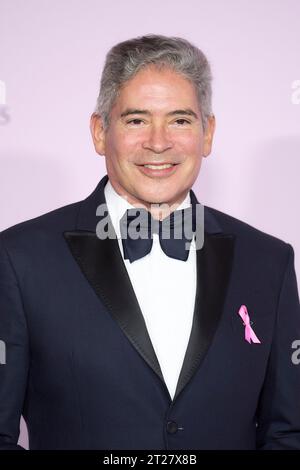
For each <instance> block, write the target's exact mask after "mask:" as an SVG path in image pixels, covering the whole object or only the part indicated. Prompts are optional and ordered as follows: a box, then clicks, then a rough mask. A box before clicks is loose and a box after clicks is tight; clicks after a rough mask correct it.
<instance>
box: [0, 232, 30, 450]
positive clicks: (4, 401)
mask: <svg viewBox="0 0 300 470" xmlns="http://www.w3.org/2000/svg"><path fill="white" fill-rule="evenodd" d="M0 341H1V343H0V345H1V347H0V351H1V356H0V450H4V449H7V450H21V449H22V447H21V446H19V445H18V438H19V433H20V418H21V414H22V408H23V402H24V396H25V392H26V383H27V373H28V363H29V361H28V356H29V354H28V335H27V325H26V320H25V315H24V309H23V305H22V298H21V293H20V289H19V285H18V282H17V278H16V274H15V271H14V268H13V266H12V263H11V261H10V259H9V256H8V253H7V251H6V250H5V248H4V245H3V237H2V234H1V233H0Z"/></svg>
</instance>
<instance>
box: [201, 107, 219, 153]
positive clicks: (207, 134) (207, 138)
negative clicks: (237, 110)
mask: <svg viewBox="0 0 300 470" xmlns="http://www.w3.org/2000/svg"><path fill="white" fill-rule="evenodd" d="M215 128H216V119H215V116H214V115H212V116H209V117H208V118H207V121H206V128H205V131H204V145H203V157H207V156H208V155H209V154H210V152H211V147H212V142H213V137H214V132H215Z"/></svg>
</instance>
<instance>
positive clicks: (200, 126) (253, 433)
mask: <svg viewBox="0 0 300 470" xmlns="http://www.w3.org/2000/svg"><path fill="white" fill-rule="evenodd" d="M214 127H215V120H214V116H213V113H212V110H211V73H210V68H209V64H208V62H207V60H206V58H205V56H204V55H203V53H202V52H201V51H200V50H199V49H198V48H196V47H195V46H193V45H192V44H190V43H189V42H187V41H185V40H183V39H180V38H168V37H164V36H155V35H149V36H144V37H140V38H136V39H132V40H129V41H125V42H123V43H120V44H118V45H116V46H115V47H114V48H113V49H112V50H111V51H110V52H109V54H108V56H107V58H106V63H105V67H104V71H103V75H102V80H101V88H100V94H99V98H98V102H97V107H96V111H95V113H94V114H93V115H92V118H91V132H92V136H93V141H94V145H95V148H96V151H97V152H98V153H99V154H100V155H105V161H106V167H107V175H105V176H104V177H103V178H102V179H101V181H100V182H99V184H98V186H97V187H96V189H95V190H94V192H93V193H92V194H91V195H90V196H88V197H87V198H86V199H85V200H83V201H80V202H77V203H74V204H70V205H68V206H66V207H62V208H60V209H58V210H55V211H52V212H50V213H49V214H45V215H42V216H41V217H37V218H35V219H33V220H30V221H26V222H23V223H21V224H18V225H16V226H14V227H11V228H9V229H7V230H5V231H3V232H2V233H1V234H0V235H1V236H0V241H1V255H0V276H1V277H0V332H1V334H0V338H1V340H2V341H3V342H4V343H5V345H6V363H5V364H2V365H1V366H0V374H1V376H0V380H1V381H0V436H1V438H0V442H1V447H2V449H13V448H18V447H17V440H18V435H19V420H20V416H21V414H23V416H24V418H25V420H26V423H27V426H28V431H29V444H30V448H31V449H135V450H136V449H168V450H179V449H300V406H299V390H300V368H299V367H298V366H297V365H296V364H294V363H293V361H292V359H291V356H292V352H293V349H292V344H293V342H294V340H296V339H298V338H300V310H299V298H298V292H297V283H296V276H295V270H294V252H293V248H292V247H291V245H289V244H287V243H285V242H283V241H281V240H278V239H277V238H274V237H272V236H270V235H267V234H265V233H262V232H261V231H259V230H257V229H255V228H253V227H250V226H249V225H247V224H245V223H244V222H241V221H239V220H237V219H235V218H233V217H231V216H229V215H226V214H224V213H222V212H220V211H217V210H215V209H212V208H209V207H204V219H203V220H202V221H201V218H200V219H199V220H198V221H197V219H196V222H195V212H194V208H195V207H198V206H200V207H201V205H200V204H199V203H198V201H197V199H196V196H195V194H194V193H193V191H192V190H191V187H192V186H193V184H194V182H195V180H196V179H197V176H198V173H199V170H200V166H201V161H202V157H207V156H208V155H209V153H210V151H211V145H212V139H213V133H214ZM103 204H104V207H105V208H106V209H107V210H108V212H107V211H106V213H105V212H103V210H102V209H103ZM137 209H140V210H139V211H137ZM134 212H135V214H134ZM177 214H180V215H181V216H183V218H182V219H181V221H182V224H183V225H184V220H185V215H186V214H187V215H189V216H191V217H192V219H191V220H192V221H191V224H192V228H193V230H192V237H187V239H188V241H189V243H185V242H186V240H185V232H184V234H183V235H182V237H181V239H180V238H178V239H176V237H174V236H173V238H172V237H171V235H170V238H169V240H168V239H165V240H164V239H163V237H162V231H163V227H165V225H164V224H165V223H166V221H167V222H168V224H169V227H171V228H172V227H173V228H172V230H174V228H175V227H178V225H176V224H177V222H176V220H177V221H178V219H176V218H175V215H177ZM138 215H139V216H142V215H143V216H144V219H142V218H141V219H140V220H141V221H140V224H137V225H136V229H137V231H138V229H140V231H141V233H142V234H144V235H145V233H146V234H147V233H148V234H149V232H147V230H148V229H149V227H148V226H147V227H146V225H145V221H146V222H147V221H148V222H149V221H150V225H151V224H153V225H155V223H156V228H157V227H158V231H157V230H156V231H153V232H151V234H150V236H149V237H148V238H147V237H144V238H143V237H139V238H134V237H129V236H128V237H126V236H124V233H125V234H126V233H127V232H126V230H128V229H129V227H130V224H129V222H130V221H131V223H133V224H134V223H135V222H136V220H137V219H136V217H137V216H138ZM145 215H146V218H145ZM105 217H106V218H105ZM175 219H176V220H175ZM104 220H105V222H106V224H105V226H106V228H107V227H108V230H107V231H106V234H107V236H103V232H104V229H103V226H102V225H101V222H103V221H104ZM203 223H204V226H203ZM172 224H173V225H172ZM195 224H196V225H195ZM201 224H202V228H203V230H204V243H203V246H202V244H200V246H199V245H198V246H197V245H196V241H197V236H196V237H195V230H194V229H195V227H196V228H197V227H199V225H201ZM145 227H146V228H145ZM181 227H182V225H181ZM144 229H145V230H146V231H143V230H144ZM190 233H191V232H190ZM108 235H109V236H108ZM182 242H184V245H183V244H182Z"/></svg>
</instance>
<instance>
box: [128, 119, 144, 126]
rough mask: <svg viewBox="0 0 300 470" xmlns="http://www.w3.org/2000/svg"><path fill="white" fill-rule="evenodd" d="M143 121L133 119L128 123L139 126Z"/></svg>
mask: <svg viewBox="0 0 300 470" xmlns="http://www.w3.org/2000/svg"><path fill="white" fill-rule="evenodd" d="M142 122H143V121H142V120H141V119H131V120H130V121H127V124H133V125H139V124H141V123H142Z"/></svg>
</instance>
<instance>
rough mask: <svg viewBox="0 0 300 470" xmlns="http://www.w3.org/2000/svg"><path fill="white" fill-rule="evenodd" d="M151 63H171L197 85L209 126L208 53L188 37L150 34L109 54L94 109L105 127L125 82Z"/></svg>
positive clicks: (123, 44)
mask: <svg viewBox="0 0 300 470" xmlns="http://www.w3.org/2000/svg"><path fill="white" fill-rule="evenodd" d="M150 64H155V65H156V66H157V67H163V66H167V67H169V68H171V69H172V70H174V71H175V72H177V73H179V74H181V75H183V76H184V77H185V78H187V79H188V80H190V81H191V82H192V83H193V84H194V86H195V89H196V93H197V98H198V103H199V107H200V111H201V117H202V125H203V127H204V128H205V127H206V123H207V118H208V117H209V116H211V115H212V109H211V97H212V90H211V81H212V74H211V69H210V65H209V62H208V60H207V58H206V56H205V55H204V54H203V52H202V51H201V50H200V49H198V47H196V46H194V45H193V44H191V43H190V42H189V41H187V40H186V39H182V38H178V37H167V36H161V35H154V34H148V35H146V36H140V37H137V38H134V39H129V40H127V41H124V42H121V43H119V44H116V45H115V46H114V47H112V49H110V51H109V52H108V54H107V56H106V61H105V65H104V69H103V72H102V77H101V83H100V92H99V96H98V99H97V104H96V108H95V111H94V113H95V114H96V115H98V116H101V117H102V120H103V126H104V129H107V127H108V126H109V121H110V112H111V109H112V107H113V105H114V103H115V100H116V98H117V97H118V95H119V93H120V91H121V88H122V85H123V84H125V82H127V81H128V80H130V79H131V78H133V77H134V76H135V75H136V74H137V72H138V71H139V70H140V69H141V68H142V67H146V66H147V65H150Z"/></svg>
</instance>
